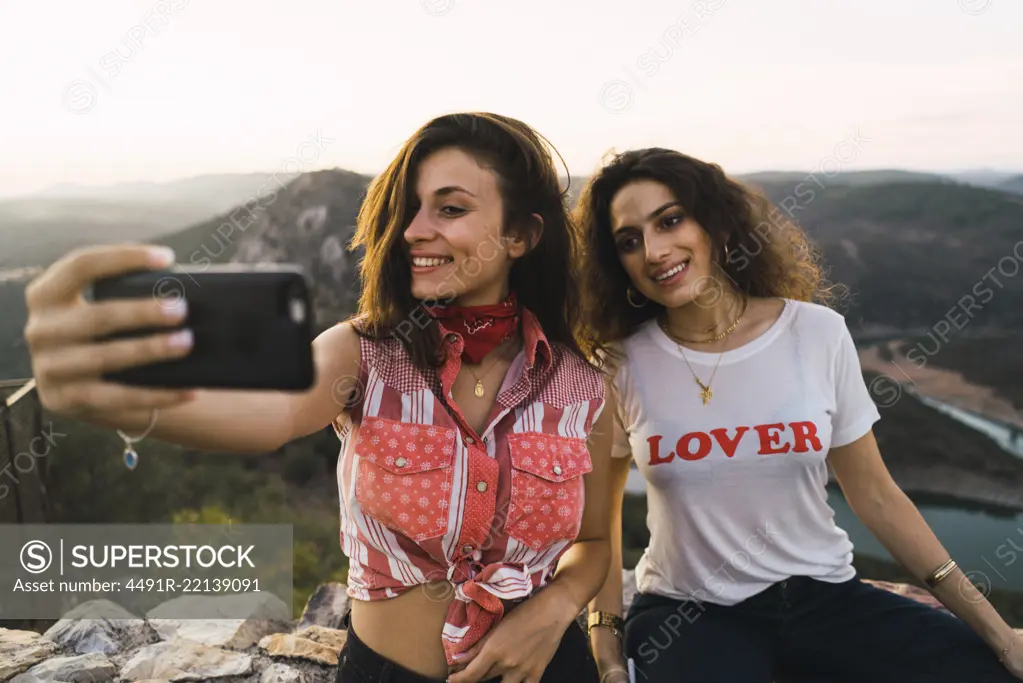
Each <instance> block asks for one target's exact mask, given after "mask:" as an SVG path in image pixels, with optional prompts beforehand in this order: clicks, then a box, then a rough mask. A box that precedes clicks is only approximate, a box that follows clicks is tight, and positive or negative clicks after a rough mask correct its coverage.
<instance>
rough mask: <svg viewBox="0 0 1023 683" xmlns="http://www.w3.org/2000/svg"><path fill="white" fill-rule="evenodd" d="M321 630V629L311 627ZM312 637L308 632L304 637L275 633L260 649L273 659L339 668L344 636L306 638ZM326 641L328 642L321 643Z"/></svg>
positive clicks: (261, 643) (261, 644)
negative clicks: (304, 660) (303, 660)
mask: <svg viewBox="0 0 1023 683" xmlns="http://www.w3.org/2000/svg"><path fill="white" fill-rule="evenodd" d="M311 628H321V627H316V626H314V627H311ZM306 635H310V633H309V632H308V631H306V632H304V634H303V635H299V634H296V633H275V634H273V635H270V636H267V637H266V638H264V639H263V640H261V641H259V647H261V648H262V649H263V650H265V651H266V653H267V654H269V655H270V656H271V657H290V658H293V659H308V660H310V661H313V662H317V663H319V664H325V665H327V666H337V662H338V656H339V655H340V654H341V648H342V647H343V646H344V636H343V635H342V636H337V637H331V638H325V637H323V635H322V634H315V635H317V636H318V637H319V638H320V639H321V640H320V641H317V640H313V639H312V638H308V637H305V636H306ZM321 641H326V642H321Z"/></svg>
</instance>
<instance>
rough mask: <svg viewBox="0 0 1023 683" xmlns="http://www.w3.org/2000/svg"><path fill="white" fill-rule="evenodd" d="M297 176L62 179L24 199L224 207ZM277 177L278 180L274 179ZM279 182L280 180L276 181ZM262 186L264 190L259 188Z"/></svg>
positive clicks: (280, 174) (233, 175)
mask: <svg viewBox="0 0 1023 683" xmlns="http://www.w3.org/2000/svg"><path fill="white" fill-rule="evenodd" d="M296 177H298V174H297V173H276V174H274V173H208V174H204V175H197V176H191V177H188V178H179V179H177V180H167V181H150V180H143V181H135V182H128V183H113V184H110V185H80V184H74V183H61V184H59V185H54V186H52V187H49V188H46V189H45V190H40V191H39V192H33V193H30V194H28V195H25V196H24V197H21V199H103V200H108V201H129V202H131V201H147V202H150V201H156V202H175V201H177V202H187V203H190V204H193V203H209V204H221V205H222V208H221V210H223V209H227V208H230V207H231V206H232V205H233V204H237V203H238V202H240V201H244V200H245V199H246V198H247V197H248V196H249V195H254V194H256V193H259V194H262V195H265V194H268V193H269V192H272V191H273V190H274V189H279V188H280V187H281V186H282V185H286V184H287V183H288V182H289V181H291V180H294V179H295V178H296ZM275 178H276V179H277V180H275ZM278 180H279V181H280V182H277V181H278ZM260 188H262V190H260Z"/></svg>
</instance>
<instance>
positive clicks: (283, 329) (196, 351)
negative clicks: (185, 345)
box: [86, 264, 315, 391]
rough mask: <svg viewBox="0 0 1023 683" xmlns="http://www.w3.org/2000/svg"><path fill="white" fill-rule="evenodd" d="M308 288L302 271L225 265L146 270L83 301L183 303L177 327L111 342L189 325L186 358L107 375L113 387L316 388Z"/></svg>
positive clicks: (104, 284) (106, 284)
mask: <svg viewBox="0 0 1023 683" xmlns="http://www.w3.org/2000/svg"><path fill="white" fill-rule="evenodd" d="M310 289H311V286H310V284H309V282H308V279H307V277H306V275H305V273H304V271H303V270H302V268H301V267H300V266H296V265H292V264H228V265H216V266H207V267H204V268H192V269H190V268H187V267H181V268H176V269H173V270H146V271H138V272H133V273H128V274H124V275H117V276H114V277H109V278H104V279H102V280H98V281H96V282H94V283H93V285H92V287H91V288H90V291H88V292H87V293H86V297H87V298H90V299H92V300H93V301H104V300H111V299H131V298H142V297H153V298H157V299H159V300H160V302H161V304H164V302H166V304H165V305H168V306H169V305H170V304H171V303H172V302H174V301H175V300H176V299H180V298H184V299H185V302H186V304H187V307H188V314H187V316H186V319H185V320H184V321H183V323H182V324H181V325H180V326H179V327H178V328H166V327H165V328H139V329H137V330H131V331H130V332H121V333H118V334H115V335H111V336H110V337H108V339H113V338H122V339H123V338H127V337H138V336H145V335H149V334H153V333H157V332H170V331H172V330H173V329H180V328H185V327H187V328H188V329H190V330H192V333H193V339H194V343H193V346H192V349H191V351H190V352H189V353H188V355H186V356H184V357H182V358H178V359H175V360H171V361H160V362H156V363H148V364H145V365H138V366H135V367H132V368H129V369H126V370H121V371H117V372H112V373H109V374H107V375H105V379H107V380H108V381H111V382H117V383H121V384H128V385H133V386H144V387H155V388H176V389H181V388H195V389H200V388H201V389H274V390H279V391H304V390H306V389H309V388H310V387H311V386H312V385H313V381H314V375H315V369H314V367H313V354H312V334H313V333H312V320H311V318H312V306H311V296H310Z"/></svg>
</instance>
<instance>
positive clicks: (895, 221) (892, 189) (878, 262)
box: [0, 169, 1023, 377]
mask: <svg viewBox="0 0 1023 683" xmlns="http://www.w3.org/2000/svg"><path fill="white" fill-rule="evenodd" d="M879 173H889V172H871V173H866V174H849V175H844V176H840V177H844V179H845V180H847V181H850V182H837V183H830V184H825V187H824V189H821V188H819V187H817V186H816V185H815V184H810V185H807V186H805V188H809V189H812V190H813V192H812V194H805V193H801V194H800V195H799V196H798V197H795V196H794V194H793V193H794V188H795V185H793V183H792V178H791V177H789V176H787V175H785V174H774V175H770V174H754V175H753V177H754V178H756V179H757V180H758V182H757V183H755V184H756V185H757V186H758V187H761V188H762V189H763V191H764V192H765V193H766V194H767V195H768V196H769V197H770V198H771V199H772V200H773V201H774V202H775V203H776V204H778V205H780V206H782V207H788V209H789V210H790V211H792V214H793V216H794V217H795V218H796V219H797V220H798V221H799V222H800V223H801V224H802V225H803V226H804V228H805V229H806V230H807V231H808V232H809V234H810V235H811V236H812V238H813V239H814V240H815V241H816V242H817V243H818V244H819V245H820V246H821V248H822V250H823V253H824V257H825V261H826V264H825V265H826V266H827V268H828V274H829V277H830V279H831V280H832V281H835V282H839V283H842V284H844V285H847V286H848V287H849V289H850V292H851V295H852V296H851V298H850V299H849V300H848V301H847V302H845V303H844V304H843V308H842V311H843V313H845V314H846V315H847V316H848V319H849V321H850V326H851V327H853V332H854V334H857V333H860V332H863V331H865V330H875V329H886V330H891V331H893V332H907V333H911V334H921V333H923V334H925V333H926V332H927V331H928V330H930V329H932V328H933V327H934V326H935V325H936V324H939V323H940V321H942V320H943V319H945V320H947V318H946V316H948V315H949V311H950V310H953V309H955V307H956V306H957V305H959V302H960V301H962V300H963V297H964V296H966V295H970V296H973V297H974V298H973V301H974V303H975V304H976V305H977V306H978V307H979V308H975V309H974V310H973V311H971V315H972V316H973V317H972V318H966V314H965V313H963V314H956V313H953V319H952V320H953V321H959V324H962V321H963V320H964V319H966V320H969V326H968V327H967V328H965V329H964V330H963V331H962V332H961V334H964V335H969V334H971V333H973V332H977V331H980V330H981V329H983V328H991V329H999V330H1010V331H1016V332H1020V331H1023V274H1021V275H1019V276H1016V277H1015V278H1013V277H1011V276H1010V277H1005V276H1002V275H999V271H998V267H999V262H1000V260H1001V259H1003V258H1005V257H1006V256H1008V255H1011V254H1012V253H1013V247H1014V245H1015V244H1016V243H1017V241H1018V240H1019V236H1020V232H1019V229H1020V226H1021V225H1023V200H1017V199H1016V198H1015V196H1014V195H1012V194H1008V193H1006V192H999V191H994V190H988V189H983V188H977V187H971V186H967V185H961V184H958V183H956V182H952V181H946V180H943V179H941V180H937V181H928V180H926V179H924V178H918V179H916V180H913V181H907V182H878V183H874V182H872V181H871V182H868V180H869V179H870V178H871V177H873V178H875V179H876V178H877V177H878V174H879ZM896 176H897V177H903V178H905V177H906V176H905V175H899V174H898V173H896ZM804 177H805V176H800V178H804ZM909 177H914V178H915V177H916V176H915V175H913V174H910V176H909ZM850 179H851V180H850ZM584 180H585V179H584V178H573V179H572V190H571V191H570V194H571V195H572V196H573V197H574V196H576V195H577V191H578V189H579V188H580V187H581V184H582V182H583V181H584ZM369 181H370V177H369V176H366V175H361V174H358V173H352V172H349V171H344V170H340V169H335V170H327V171H318V172H313V173H307V174H304V175H302V176H300V177H299V178H297V179H295V180H293V181H291V182H290V183H289V184H288V185H287V187H286V188H285V189H284V190H282V191H280V192H278V193H276V194H275V195H271V196H268V197H264V198H263V199H262V200H255V199H254V200H251V201H249V202H246V203H245V204H244V205H242V206H240V207H239V208H237V209H234V210H229V211H225V212H220V213H217V214H216V215H215V217H214V218H212V219H211V218H208V216H207V218H206V219H205V220H203V221H202V222H194V224H192V225H190V226H189V227H186V228H185V229H183V230H180V229H179V230H174V231H167V232H166V233H165V234H164V235H150V236H147V237H146V239H149V240H150V241H154V242H158V243H163V244H167V245H169V246H172V247H174V249H175V250H176V253H177V255H178V262H179V264H180V265H183V266H191V267H195V268H202V267H204V266H205V265H206V264H208V263H215V262H229V261H238V262H278V261H291V262H296V263H300V264H301V265H303V266H304V267H305V268H306V269H307V270H308V272H309V273H311V275H312V276H313V279H314V281H315V285H316V290H315V302H314V303H315V307H316V313H317V320H318V322H319V323H320V324H321V325H329V324H331V323H332V322H334V321H337V320H339V319H342V318H344V317H345V316H347V315H349V314H350V313H351V312H352V311H353V310H354V307H355V303H356V301H357V298H358V290H357V288H358V282H357V276H356V273H357V270H356V266H357V261H358V258H359V257H360V255H359V254H350V253H348V252H347V245H348V243H349V241H350V239H351V236H352V233H353V231H354V226H355V217H356V215H357V213H358V210H359V206H360V204H361V202H362V199H363V197H364V193H365V190H366V185H367V184H368V182H369ZM751 184H753V183H751ZM797 184H798V183H797ZM232 216H233V217H234V222H233V223H232V220H231V217H232ZM99 234H100V233H94V234H93V238H92V239H89V240H88V241H99V238H98V237H96V235H99ZM87 239H88V238H87ZM62 251H63V250H61V252H62ZM754 256H755V255H754ZM1016 265H1018V264H1016ZM1011 267H1012V264H1008V265H1006V264H1004V263H1003V269H1005V272H1006V273H1009V272H1012V271H1011ZM992 269H994V270H992ZM992 276H993V278H992ZM998 282H1000V283H1001V285H1000V286H999V284H997V283H998ZM23 287H24V283H23V282H12V283H2V282H0V320H2V321H3V324H2V325H0V358H4V357H6V358H4V360H3V361H0V377H3V376H8V377H9V376H12V375H11V374H10V373H9V372H3V371H4V370H5V368H6V369H7V370H9V371H11V372H23V371H24V370H26V369H27V364H26V363H25V362H23V361H24V353H23V348H22V344H23V341H22V340H21V327H22V326H23V324H24V306H23V303H22V302H21V300H20V297H21V296H22V295H21V291H22V289H23ZM969 303H970V302H969V300H966V305H969ZM949 322H952V321H949ZM951 334H952V335H958V334H960V332H959V330H956V329H955V328H954V327H953V328H952V332H951ZM8 351H9V353H8ZM19 359H22V360H20V361H19Z"/></svg>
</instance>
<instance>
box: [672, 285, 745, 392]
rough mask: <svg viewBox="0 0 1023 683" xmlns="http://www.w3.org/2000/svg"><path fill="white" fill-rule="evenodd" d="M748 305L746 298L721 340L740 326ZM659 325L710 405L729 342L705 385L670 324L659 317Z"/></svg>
mask: <svg viewBox="0 0 1023 683" xmlns="http://www.w3.org/2000/svg"><path fill="white" fill-rule="evenodd" d="M747 305H748V304H747V301H746V300H745V297H744V301H743V307H742V313H740V314H739V316H738V317H737V318H736V319H735V321H734V322H733V323H732V324H731V325H729V327H728V329H727V330H725V332H724V333H723V334H722V335H720V337H719V338H721V337H723V338H725V339H727V338H728V337H729V336H730V335H731V334H732V332H734V331H735V328H736V327H738V325H739V321H740V320H742V316H743V314H745V312H746V306H747ZM657 324H658V325H660V327H661V330H663V331H664V334H665V335H667V337H668V338H669V339H671V340H672V341H673V342H675V346H677V347H678V352H679V353H680V354H682V360H684V361H685V362H686V365H687V366H688V367H689V372H690V373H692V375H693V379H694V380H696V383H697V384H698V385H700V399H701V400H702V401H703V405H707V404H709V403H710V399H712V398H713V397H714V392H713V391H711V388H710V387H711V385H712V384H713V383H714V375H716V374H717V372H718V368H719V367H720V366H721V359H722V358H724V357H725V351H727V350H728V342H727V341H726V342H725V346H724V348H722V349H721V353H720V354H719V355H718V362H717V363H715V364H714V370H713V371H712V372H711V373H710V379H708V380H707V383H706V384H704V383H703V380H701V379H700V378H699V377H698V376H697V375H696V370H694V369H693V366H692V364H691V363H690V362H689V358H688V357H687V356H686V351H685V349H684V348H683V347H682V344H680V343H679V342H678V339H677V338H676V337H675V336H674V335H673V334H671V332H669V331H668V323H667V322H666V321H665V320H663V319H661V318H660V317H658V319H657Z"/></svg>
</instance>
